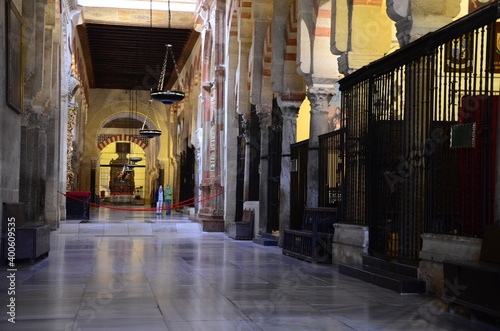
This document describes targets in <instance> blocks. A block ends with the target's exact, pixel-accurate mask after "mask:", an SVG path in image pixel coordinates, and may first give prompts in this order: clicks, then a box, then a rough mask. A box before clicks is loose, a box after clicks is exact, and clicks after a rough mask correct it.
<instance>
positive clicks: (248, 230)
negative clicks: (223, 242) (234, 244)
mask: <svg viewBox="0 0 500 331" xmlns="http://www.w3.org/2000/svg"><path fill="white" fill-rule="evenodd" d="M226 232H227V236H228V237H229V238H232V239H236V240H252V239H253V228H252V224H251V223H244V222H232V223H229V224H228V227H227V231H226Z"/></svg>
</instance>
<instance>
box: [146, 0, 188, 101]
mask: <svg viewBox="0 0 500 331" xmlns="http://www.w3.org/2000/svg"><path fill="white" fill-rule="evenodd" d="M152 8H153V0H150V16H151V17H150V25H151V28H152V27H153V9H152ZM171 19H172V14H171V12H170V0H168V30H169V32H170V31H171V24H170V23H171ZM165 46H166V47H167V51H166V52H165V58H164V60H163V67H162V70H161V74H160V79H159V81H158V87H157V88H156V90H153V91H151V98H153V99H154V100H157V101H160V102H162V103H164V104H166V105H171V104H173V103H176V102H179V101H182V100H183V99H184V96H185V93H184V85H183V84H182V80H181V76H180V75H179V69H178V68H177V62H175V57H174V52H173V50H172V45H171V44H166V45H165ZM169 55H170V56H171V57H172V62H173V63H174V68H175V72H176V73H177V79H178V80H179V85H180V87H181V90H180V91H174V90H164V89H163V83H164V80H165V74H166V71H167V64H168V57H169Z"/></svg>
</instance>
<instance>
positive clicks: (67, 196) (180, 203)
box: [59, 192, 222, 211]
mask: <svg viewBox="0 0 500 331" xmlns="http://www.w3.org/2000/svg"><path fill="white" fill-rule="evenodd" d="M59 193H60V194H62V195H64V196H65V197H66V198H70V199H73V200H76V201H80V202H83V203H86V204H89V205H92V206H96V207H102V208H108V209H114V210H126V211H155V210H157V208H156V207H155V208H145V209H130V208H118V207H111V206H105V205H99V204H97V203H93V202H89V201H85V200H81V199H77V198H75V197H72V196H71V195H68V194H64V193H62V192H59ZM221 194H222V193H218V194H215V195H212V196H210V197H208V198H205V199H202V200H199V201H194V202H191V203H186V204H183V203H184V202H187V201H190V200H194V199H196V198H198V197H200V196H201V195H197V196H195V197H194V198H191V199H187V200H184V201H181V202H178V203H174V204H171V205H168V206H162V207H161V209H162V210H168V209H173V208H181V207H184V206H190V205H194V204H196V203H200V202H202V201H205V200H209V199H212V198H215V197H216V196H219V195H221Z"/></svg>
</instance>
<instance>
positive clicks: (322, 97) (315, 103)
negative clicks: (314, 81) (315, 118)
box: [307, 91, 333, 114]
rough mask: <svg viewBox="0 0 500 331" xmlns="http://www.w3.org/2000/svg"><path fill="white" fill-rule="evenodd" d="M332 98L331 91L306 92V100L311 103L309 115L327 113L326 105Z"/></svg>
mask: <svg viewBox="0 0 500 331" xmlns="http://www.w3.org/2000/svg"><path fill="white" fill-rule="evenodd" d="M332 97H333V91H318V92H316V93H314V92H311V91H308V92H307V98H308V99H309V101H310V102H311V113H312V114H316V113H327V114H328V105H329V103H330V100H331V99H332Z"/></svg>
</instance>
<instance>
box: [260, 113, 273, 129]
mask: <svg viewBox="0 0 500 331" xmlns="http://www.w3.org/2000/svg"><path fill="white" fill-rule="evenodd" d="M257 116H259V124H260V128H261V129H266V128H268V127H269V126H271V121H272V119H273V118H272V116H271V113H258V114H257Z"/></svg>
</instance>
